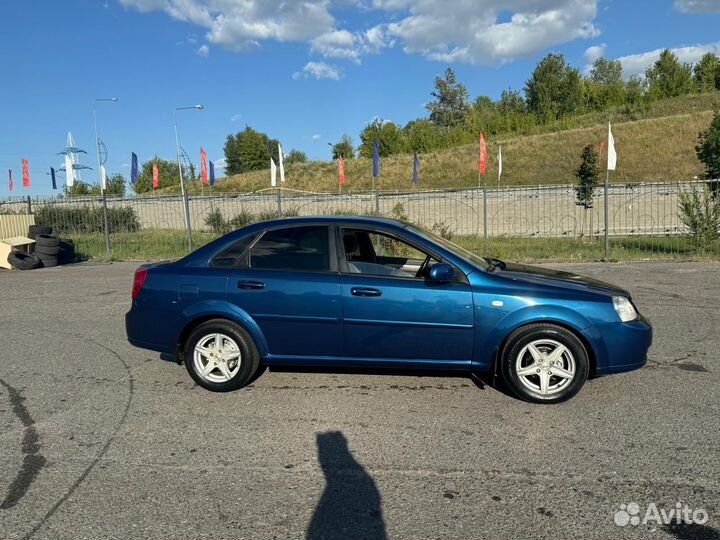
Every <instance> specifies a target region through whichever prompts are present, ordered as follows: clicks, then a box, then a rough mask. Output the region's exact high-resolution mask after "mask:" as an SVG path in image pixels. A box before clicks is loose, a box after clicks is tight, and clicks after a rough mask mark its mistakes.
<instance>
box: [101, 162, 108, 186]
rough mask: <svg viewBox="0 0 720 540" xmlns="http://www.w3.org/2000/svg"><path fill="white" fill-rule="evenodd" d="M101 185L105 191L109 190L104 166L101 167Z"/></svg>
mask: <svg viewBox="0 0 720 540" xmlns="http://www.w3.org/2000/svg"><path fill="white" fill-rule="evenodd" d="M100 185H101V186H102V188H103V190H106V189H107V172H106V171H105V166H104V165H100Z"/></svg>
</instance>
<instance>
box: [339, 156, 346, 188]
mask: <svg viewBox="0 0 720 540" xmlns="http://www.w3.org/2000/svg"><path fill="white" fill-rule="evenodd" d="M338 174H339V175H340V185H341V186H344V185H345V161H344V160H343V157H342V156H340V159H339V160H338Z"/></svg>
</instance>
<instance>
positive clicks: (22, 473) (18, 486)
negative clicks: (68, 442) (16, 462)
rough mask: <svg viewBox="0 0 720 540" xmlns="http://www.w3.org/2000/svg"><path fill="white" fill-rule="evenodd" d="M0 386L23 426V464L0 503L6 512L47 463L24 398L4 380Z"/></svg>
mask: <svg viewBox="0 0 720 540" xmlns="http://www.w3.org/2000/svg"><path fill="white" fill-rule="evenodd" d="M0 384H2V385H3V386H4V387H5V388H6V389H7V391H8V397H9V399H10V405H11V406H12V410H13V413H14V414H15V416H17V418H18V420H20V422H22V425H23V426H25V429H24V434H23V441H22V451H23V463H22V466H21V467H20V470H19V471H18V473H17V474H16V475H15V478H14V479H13V481H12V482H11V483H10V487H9V488H8V493H7V496H6V497H5V498H4V499H3V501H2V502H1V503H0V510H8V509H10V508H12V507H13V506H15V505H16V504H17V503H18V502H20V499H22V498H23V497H24V496H25V494H26V493H27V492H28V490H29V489H30V485H31V484H32V483H33V482H34V481H35V479H36V478H37V476H38V474H40V470H41V469H42V468H43V467H44V466H45V464H46V463H47V460H46V459H45V457H44V456H43V455H42V454H41V453H40V450H41V448H42V445H41V444H40V437H39V435H38V432H37V430H36V429H35V420H33V418H32V416H31V415H30V412H29V411H28V409H27V407H26V406H25V403H24V402H25V398H24V397H23V395H22V394H21V393H20V392H19V391H18V390H16V389H15V388H13V387H12V386H10V384H8V383H7V382H5V381H4V380H2V379H0Z"/></svg>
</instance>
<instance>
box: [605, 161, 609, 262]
mask: <svg viewBox="0 0 720 540" xmlns="http://www.w3.org/2000/svg"><path fill="white" fill-rule="evenodd" d="M609 187H610V167H607V169H606V170H605V204H604V206H605V260H607V259H608V256H609V254H610V237H609V235H608V188H609Z"/></svg>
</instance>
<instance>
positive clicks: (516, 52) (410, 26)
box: [388, 0, 599, 64]
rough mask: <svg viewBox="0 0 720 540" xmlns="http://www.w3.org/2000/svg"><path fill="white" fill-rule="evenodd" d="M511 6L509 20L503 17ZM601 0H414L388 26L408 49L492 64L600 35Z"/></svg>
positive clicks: (444, 59) (430, 55)
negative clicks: (500, 18) (403, 14)
mask: <svg viewBox="0 0 720 540" xmlns="http://www.w3.org/2000/svg"><path fill="white" fill-rule="evenodd" d="M501 11H510V12H511V13H512V16H511V17H510V20H509V21H508V22H499V21H498V15H499V13H500V12H501ZM596 14H597V0H536V1H534V2H531V1H529V0H462V1H461V0H458V1H457V2H454V3H453V5H452V8H449V7H448V5H447V3H446V2H440V1H436V0H416V1H414V2H413V5H412V6H411V7H410V15H409V16H408V17H406V18H404V19H402V20H400V21H398V22H394V23H391V24H389V25H388V33H389V34H391V35H393V36H395V37H397V38H399V39H401V40H402V41H403V43H404V46H405V51H406V52H408V53H420V54H422V55H423V56H425V57H427V58H429V59H431V60H439V61H442V62H465V63H470V64H492V63H497V62H506V61H511V60H513V59H515V58H518V57H523V56H529V55H532V54H534V53H537V52H538V51H541V50H543V49H545V48H547V47H551V46H554V45H557V44H559V43H564V42H567V41H572V40H574V39H578V38H591V37H595V36H597V35H599V31H598V30H597V28H596V27H595V25H594V24H593V20H594V18H595V16H596Z"/></svg>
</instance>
